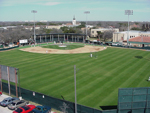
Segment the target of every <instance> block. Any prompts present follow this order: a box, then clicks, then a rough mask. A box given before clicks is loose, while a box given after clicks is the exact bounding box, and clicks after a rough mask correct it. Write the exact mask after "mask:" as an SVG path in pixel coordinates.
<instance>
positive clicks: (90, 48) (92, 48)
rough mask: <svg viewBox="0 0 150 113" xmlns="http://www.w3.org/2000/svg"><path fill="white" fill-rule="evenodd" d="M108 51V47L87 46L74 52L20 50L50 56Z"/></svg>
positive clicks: (33, 48)
mask: <svg viewBox="0 0 150 113" xmlns="http://www.w3.org/2000/svg"><path fill="white" fill-rule="evenodd" d="M104 49H106V47H100V46H87V45H85V46H84V47H81V48H77V49H72V50H59V49H50V48H42V47H30V48H25V49H20V50H22V51H27V52H33V53H48V54H74V53H90V52H98V51H102V50H104Z"/></svg>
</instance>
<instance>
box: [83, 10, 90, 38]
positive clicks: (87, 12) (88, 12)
mask: <svg viewBox="0 0 150 113" xmlns="http://www.w3.org/2000/svg"><path fill="white" fill-rule="evenodd" d="M84 14H86V38H87V14H90V11H85V12H84Z"/></svg>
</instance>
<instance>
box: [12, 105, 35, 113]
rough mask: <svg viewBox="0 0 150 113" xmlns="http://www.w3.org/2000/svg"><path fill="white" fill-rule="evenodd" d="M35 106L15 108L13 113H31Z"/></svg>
mask: <svg viewBox="0 0 150 113" xmlns="http://www.w3.org/2000/svg"><path fill="white" fill-rule="evenodd" d="M35 107H36V106H35V105H26V106H22V107H20V108H17V109H16V110H15V111H13V113H29V112H31V111H32V110H33V109H34V108H35Z"/></svg>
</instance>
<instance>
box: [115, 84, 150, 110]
mask: <svg viewBox="0 0 150 113" xmlns="http://www.w3.org/2000/svg"><path fill="white" fill-rule="evenodd" d="M149 110H150V88H148V87H145V88H124V89H119V93H118V113H126V112H127V113H128V112H131V113H147V112H149Z"/></svg>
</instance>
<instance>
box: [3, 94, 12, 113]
mask: <svg viewBox="0 0 150 113" xmlns="http://www.w3.org/2000/svg"><path fill="white" fill-rule="evenodd" d="M7 97H9V96H7V95H4V94H3V95H1V96H0V101H2V100H3V99H4V98H7ZM12 112H13V111H11V110H9V109H8V108H7V107H2V106H0V113H12Z"/></svg>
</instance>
